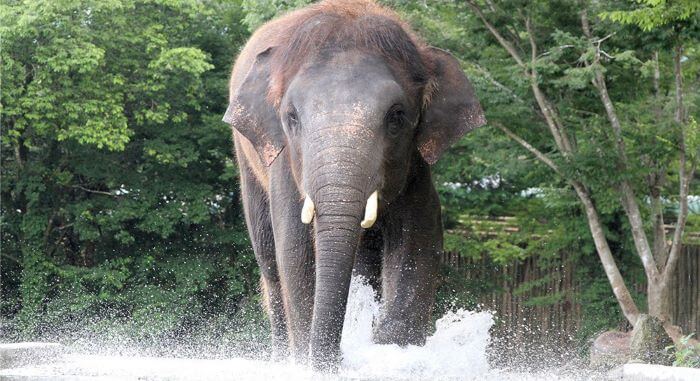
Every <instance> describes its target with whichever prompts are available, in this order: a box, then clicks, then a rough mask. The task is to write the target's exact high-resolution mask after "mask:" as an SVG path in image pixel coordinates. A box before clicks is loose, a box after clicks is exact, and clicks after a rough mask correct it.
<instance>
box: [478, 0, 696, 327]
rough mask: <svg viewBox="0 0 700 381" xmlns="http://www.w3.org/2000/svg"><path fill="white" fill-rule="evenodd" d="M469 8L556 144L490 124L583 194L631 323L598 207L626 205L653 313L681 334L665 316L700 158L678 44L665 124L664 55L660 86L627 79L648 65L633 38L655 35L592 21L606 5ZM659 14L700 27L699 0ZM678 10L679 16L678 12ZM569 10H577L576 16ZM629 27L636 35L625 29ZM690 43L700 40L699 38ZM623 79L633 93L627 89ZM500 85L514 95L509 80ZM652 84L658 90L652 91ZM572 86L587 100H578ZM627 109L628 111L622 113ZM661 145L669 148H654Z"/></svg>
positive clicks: (632, 314) (630, 305)
mask: <svg viewBox="0 0 700 381" xmlns="http://www.w3.org/2000/svg"><path fill="white" fill-rule="evenodd" d="M650 3H656V2H650ZM690 3H691V2H688V4H690ZM466 5H467V7H468V8H469V10H470V11H471V12H473V14H474V15H475V16H476V18H477V19H478V20H479V21H480V23H481V25H482V26H483V27H484V28H485V29H486V31H488V33H489V34H490V35H491V37H492V38H493V39H494V40H495V42H496V43H497V44H498V45H499V46H500V47H501V48H502V49H503V51H504V52H505V53H507V55H508V56H509V57H510V59H511V60H512V62H513V63H514V72H515V73H518V77H519V78H522V80H523V81H520V83H518V85H522V84H524V83H526V84H527V86H528V87H529V88H530V91H531V93H532V95H533V97H534V100H535V104H536V107H537V111H538V115H537V117H538V119H540V120H541V122H543V123H544V125H545V126H546V127H547V130H548V133H549V136H550V137H551V141H550V142H545V144H544V145H543V144H542V143H543V142H537V143H539V145H540V147H537V146H536V145H535V144H533V143H532V142H531V141H528V140H527V139H526V138H523V137H522V136H521V135H522V133H517V131H513V130H512V129H511V128H510V127H509V126H508V123H507V122H505V121H503V120H499V119H498V118H492V119H490V121H491V122H490V124H491V125H492V126H495V127H496V128H498V129H499V130H501V131H502V132H503V133H504V134H506V135H507V136H509V137H510V138H511V139H513V140H514V141H515V142H517V143H518V144H519V145H521V146H522V147H523V148H525V149H526V150H527V151H529V152H530V153H531V154H532V155H534V156H535V157H536V158H537V159H538V160H539V161H541V162H542V163H544V164H545V165H546V166H548V167H549V168H550V169H551V170H552V171H554V172H555V173H556V174H558V175H559V176H561V178H562V179H565V181H566V182H567V183H568V184H569V185H570V186H571V187H572V188H573V190H574V191H575V192H576V195H577V196H578V198H579V200H580V202H581V205H582V207H583V209H584V211H585V215H586V219H587V221H588V225H589V228H590V232H591V235H592V237H593V240H594V242H595V246H596V251H597V253H598V256H599V258H600V261H601V263H602V264H603V267H604V269H605V273H606V275H607V277H608V280H609V282H610V284H611V287H612V289H613V292H614V294H615V296H616V298H617V300H618V302H619V304H620V307H621V309H622V311H623V313H624V315H625V317H626V318H627V320H628V321H629V322H630V324H632V325H634V324H635V323H636V321H637V317H638V316H639V313H640V312H639V311H640V309H639V307H638V306H637V304H636V303H635V302H634V300H633V298H632V296H631V294H630V292H629V290H628V288H627V286H626V284H625V280H624V278H623V276H622V274H621V273H620V271H619V269H618V267H617V265H616V263H615V260H614V257H613V253H612V251H611V248H610V245H609V243H608V239H607V238H606V234H605V230H606V229H605V226H604V225H603V223H602V222H601V216H600V209H601V207H602V208H605V207H615V206H613V205H610V203H612V202H615V200H616V202H617V203H619V204H618V205H617V206H619V207H620V208H621V209H622V210H623V211H624V213H625V215H626V216H627V219H628V223H629V229H630V232H631V234H632V237H633V242H634V247H635V249H636V253H637V255H638V256H639V258H640V259H641V261H642V264H643V266H644V269H645V273H646V277H647V284H648V299H647V301H648V306H649V313H651V314H652V315H654V316H657V317H659V318H661V319H662V320H663V321H665V322H666V323H667V331H668V333H669V334H670V335H671V336H672V338H674V340H676V341H677V340H678V339H679V338H680V334H679V332H678V331H677V330H676V329H675V328H674V327H672V326H671V324H670V323H671V322H670V321H669V320H668V318H669V306H668V305H667V301H668V300H669V298H668V283H669V279H670V276H671V274H673V272H674V271H675V266H676V264H677V260H678V256H679V248H680V245H681V244H682V236H683V231H684V229H685V224H686V219H687V213H688V212H687V201H688V194H689V187H690V183H691V181H692V179H693V176H694V173H695V168H696V166H697V160H698V151H697V150H698V145H697V143H696V140H695V135H696V133H695V131H696V125H695V122H692V121H691V122H689V121H688V119H686V112H685V108H684V106H683V93H684V89H683V86H682V77H683V73H682V72H681V64H680V62H681V58H680V52H681V51H680V50H678V48H676V49H675V58H674V59H673V62H674V65H673V66H674V68H675V69H674V70H675V75H674V78H675V93H676V97H675V105H674V104H671V105H670V106H672V107H675V112H674V115H675V116H674V118H673V120H674V122H675V126H674V125H673V124H671V123H668V122H667V120H668V119H670V118H669V115H668V112H667V111H666V110H665V108H664V106H665V103H671V102H669V100H668V98H667V97H664V96H663V94H661V91H660V90H659V89H660V88H661V86H662V85H660V84H659V83H658V81H660V74H659V70H660V69H658V65H659V60H658V54H655V55H654V60H653V61H652V63H651V64H652V65H656V66H654V67H655V68H656V69H655V70H654V76H653V78H654V83H655V86H650V85H642V86H640V85H639V84H636V85H634V84H631V83H630V81H629V80H627V81H626V79H627V78H625V76H626V75H629V72H630V71H635V70H640V69H641V67H642V62H641V61H640V60H639V59H638V58H636V56H637V55H638V54H646V53H647V52H645V51H644V50H645V49H644V47H643V46H629V45H630V44H634V42H633V41H635V40H637V41H644V39H645V37H647V38H648V36H644V35H639V34H635V32H634V31H629V30H626V29H620V28H616V27H615V26H614V25H611V24H606V23H605V22H604V20H600V19H596V23H595V24H593V25H591V21H590V15H589V13H592V14H596V13H598V12H601V11H604V10H605V9H600V8H599V7H602V6H609V4H605V5H600V4H598V3H582V4H575V5H574V4H567V3H561V2H556V3H548V4H544V3H539V2H534V3H531V4H527V5H524V6H523V4H520V3H519V2H504V3H500V4H498V5H496V4H494V3H492V2H490V1H485V2H477V1H466ZM675 6H676V5H675V4H674V5H673V7H675ZM555 9H556V11H557V12H556V14H555V13H554V10H555ZM662 13H664V14H670V15H671V16H668V18H667V22H669V23H674V28H681V24H685V23H686V21H685V20H686V19H688V20H690V21H689V22H690V24H694V25H697V16H698V13H697V7H695V6H693V5H688V9H687V11H685V10H684V11H680V12H677V11H676V10H673V11H671V10H667V11H662ZM677 14H680V15H682V16H673V15H677ZM572 15H577V17H578V20H576V19H575V18H574V17H572ZM619 15H620V14H618V13H613V14H612V16H610V17H612V18H618V19H619V18H620V17H621V16H619ZM681 17H682V18H681ZM576 25H578V30H577V28H576V27H575V26H576ZM626 33H629V34H630V35H631V36H629V35H628V36H624V34H626ZM616 34H619V35H620V36H619V37H618V36H616ZM625 37H627V38H625ZM615 39H617V40H619V43H618V44H615V45H613V46H611V47H610V48H605V49H604V46H605V44H611V45H612V42H613V41H614V40H615ZM693 41H695V42H697V36H694V40H693ZM626 44H627V45H626ZM624 48H628V49H624ZM629 48H631V49H629ZM623 49H624V50H623ZM489 53H491V52H489ZM499 58H501V57H499ZM691 59H697V58H696V56H694V57H691ZM483 66H485V65H483ZM694 75H697V73H694ZM611 77H613V78H614V80H611ZM608 86H620V89H619V90H617V91H615V92H614V93H612V94H611V91H609V89H608ZM624 86H630V87H631V88H633V89H634V90H635V92H634V93H632V94H630V93H629V92H630V90H631V89H628V90H627V92H625V91H622V87H624ZM502 89H503V90H505V91H507V92H510V93H513V94H516V93H517V91H515V90H510V89H508V87H507V86H505V85H503V86H502ZM652 89H656V91H657V92H656V93H654V94H653V95H652V94H651V92H652ZM572 93H578V95H579V96H582V97H581V98H579V99H575V98H573V97H572ZM591 96H595V97H596V98H598V100H599V102H598V103H597V104H596V103H592V102H590V99H594V98H591ZM615 97H617V99H616V98H615ZM613 99H615V101H613ZM650 106H651V107H650ZM620 109H622V110H623V111H624V113H625V114H624V115H623V116H620V113H619V110H620ZM601 114H603V115H605V119H604V120H602V119H601V118H600V117H599V115H601ZM652 121H653V122H652ZM654 122H655V123H658V124H653V123H654ZM689 123H690V124H692V125H689ZM582 127H585V128H587V130H586V129H583V128H582ZM635 130H636V131H635ZM691 141H692V143H690V142H691ZM659 144H660V145H662V146H663V148H662V149H658V147H655V146H656V145H659ZM547 151H549V152H547ZM650 153H651V155H650ZM630 156H632V157H633V159H630ZM671 163H675V165H672V164H671ZM674 171H675V172H677V174H676V175H675V176H677V177H678V189H679V190H678V193H677V194H678V196H677V200H678V203H679V205H680V208H679V209H680V210H679V213H678V216H677V220H676V224H675V227H674V233H673V241H672V243H671V245H666V244H665V235H664V234H665V233H664V229H663V224H664V219H663V210H662V207H661V205H662V204H661V200H662V198H663V194H664V193H668V192H669V191H670V188H671V184H670V181H669V180H668V178H669V177H671V176H672V175H673V174H672V172H674ZM611 190H612V192H611ZM642 194H644V195H647V197H646V199H649V200H652V202H651V203H650V204H651V205H650V206H649V208H648V209H649V210H648V211H645V210H643V209H644V208H643V206H640V205H643V202H644V200H645V198H642V197H640V195H642ZM605 204H608V205H605ZM645 214H647V215H648V216H649V217H648V218H649V220H650V221H651V225H652V226H653V228H652V231H653V232H654V242H655V243H654V244H653V245H651V244H650V243H649V242H650V241H649V239H648V238H647V232H646V230H645V226H646V224H645ZM652 247H653V248H654V249H652Z"/></svg>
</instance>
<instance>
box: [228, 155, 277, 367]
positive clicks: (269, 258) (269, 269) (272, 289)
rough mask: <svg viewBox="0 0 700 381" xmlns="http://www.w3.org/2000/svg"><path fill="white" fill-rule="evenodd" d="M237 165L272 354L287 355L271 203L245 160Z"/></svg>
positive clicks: (274, 355) (275, 356) (273, 355)
mask: <svg viewBox="0 0 700 381" xmlns="http://www.w3.org/2000/svg"><path fill="white" fill-rule="evenodd" d="M239 168H240V172H241V194H242V196H243V211H244V212H245V219H246V225H247V226H248V234H249V236H250V241H251V243H252V246H253V252H254V253H255V259H256V260H257V262H258V266H259V267H260V274H261V276H260V278H261V282H260V283H261V288H262V291H263V303H264V306H265V310H266V311H267V315H268V317H269V319H270V326H271V331H272V349H273V350H272V357H273V359H282V358H285V357H287V355H288V346H289V339H288V337H287V324H286V318H285V312H284V305H283V302H282V288H281V284H280V278H279V273H278V270H277V263H276V260H275V242H274V240H273V233H272V223H271V220H270V205H269V201H268V198H267V194H266V192H265V190H264V189H263V187H262V186H261V185H260V184H259V183H258V181H257V179H256V178H255V177H254V175H253V173H252V172H251V169H250V168H249V167H248V165H247V164H246V163H245V161H244V160H240V159H239Z"/></svg>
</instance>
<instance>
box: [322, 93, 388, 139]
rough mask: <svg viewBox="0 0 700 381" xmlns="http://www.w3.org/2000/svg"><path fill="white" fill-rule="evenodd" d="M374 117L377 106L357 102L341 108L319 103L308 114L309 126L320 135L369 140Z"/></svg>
mask: <svg viewBox="0 0 700 381" xmlns="http://www.w3.org/2000/svg"><path fill="white" fill-rule="evenodd" d="M376 115H377V106H376V105H374V104H371V103H369V102H359V101H358V102H354V103H351V104H349V105H346V106H342V107H337V106H336V107H327V106H326V105H325V104H323V103H320V102H319V103H318V104H317V105H315V106H314V107H313V109H312V110H311V111H310V112H309V124H310V125H311V126H315V127H317V130H318V132H319V133H322V134H342V135H348V136H351V137H364V138H371V137H372V136H373V135H374V133H373V129H372V128H371V127H373V126H374V125H376V124H377V116H376Z"/></svg>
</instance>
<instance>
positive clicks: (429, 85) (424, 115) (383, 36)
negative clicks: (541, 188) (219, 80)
mask: <svg viewBox="0 0 700 381" xmlns="http://www.w3.org/2000/svg"><path fill="white" fill-rule="evenodd" d="M323 17H328V16H319V17H317V18H318V19H317V20H313V19H311V20H307V21H306V22H305V23H304V24H303V26H302V27H301V28H299V29H298V30H296V31H294V33H292V34H291V35H290V36H288V37H287V38H286V40H285V41H284V43H280V44H278V45H276V46H270V47H267V48H266V49H264V50H262V51H260V52H259V53H258V55H257V57H256V59H255V62H254V63H253V64H252V66H251V68H250V70H249V72H248V74H247V76H246V78H245V80H243V81H242V83H241V85H240V86H239V87H238V88H237V89H234V90H233V91H232V96H231V103H230V105H229V109H228V111H227V112H226V115H225V117H224V120H225V121H226V122H228V123H230V124H232V125H233V127H234V128H236V129H237V130H238V131H239V132H240V133H241V134H242V135H243V136H245V137H246V138H247V139H248V140H249V141H250V142H251V143H252V145H253V146H254V147H256V150H257V152H258V154H259V155H260V158H261V160H262V162H263V163H264V164H265V165H268V166H270V165H274V161H275V159H276V158H277V157H278V155H280V153H281V152H282V151H283V150H286V151H287V154H288V155H289V156H290V162H291V163H292V168H291V171H292V173H293V175H294V179H295V181H296V184H297V187H298V191H299V195H301V197H304V198H305V200H304V204H303V205H304V206H303V208H302V210H300V211H299V216H298V218H300V219H301V221H302V222H303V223H306V224H309V223H313V224H314V225H313V227H314V234H315V245H316V284H315V287H316V289H315V296H314V313H313V322H312V332H311V355H312V360H314V359H321V358H322V357H323V356H324V355H326V354H324V353H322V349H323V348H337V347H338V342H339V340H340V330H341V329H342V323H343V317H344V314H345V303H346V298H347V291H348V286H349V281H350V274H351V271H352V266H353V258H354V255H355V251H356V248H357V246H358V242H359V240H360V237H361V233H362V229H367V228H370V227H372V226H373V225H374V224H375V223H380V224H381V220H382V211H383V210H388V208H391V202H392V200H394V199H396V197H398V196H399V195H400V194H401V192H402V191H403V190H404V188H405V187H406V184H407V180H408V179H409V178H410V175H411V168H412V167H413V166H414V165H416V163H417V162H427V163H428V164H433V163H435V162H436V161H437V160H438V158H439V157H440V156H441V154H442V153H443V152H444V151H445V150H446V149H447V148H448V147H449V146H450V145H451V144H452V143H454V142H455V141H457V140H458V139H459V138H460V137H461V136H462V135H463V134H464V133H466V132H468V131H470V130H472V129H474V128H476V127H479V126H481V125H483V124H484V123H485V119H484V116H483V112H482V110H481V106H480V104H479V102H478V101H477V99H476V98H475V96H474V91H473V89H472V87H471V85H470V83H469V81H468V80H467V78H466V77H465V75H464V73H463V71H462V69H461V68H460V65H459V63H458V61H457V60H456V59H455V58H454V57H453V56H451V55H450V54H449V53H447V52H445V51H443V50H439V49H436V48H432V47H428V46H425V45H423V44H421V43H419V42H417V40H416V39H415V38H414V37H413V36H411V35H409V34H408V32H406V30H405V29H404V28H403V27H402V26H401V25H400V24H398V23H397V22H396V21H395V20H394V19H391V18H388V17H384V16H377V15H369V16H364V17H363V16H360V17H358V18H357V19H355V20H353V23H352V24H350V23H345V24H339V23H338V22H337V20H327V19H324V18H323ZM339 25H340V26H339ZM331 355H333V354H331Z"/></svg>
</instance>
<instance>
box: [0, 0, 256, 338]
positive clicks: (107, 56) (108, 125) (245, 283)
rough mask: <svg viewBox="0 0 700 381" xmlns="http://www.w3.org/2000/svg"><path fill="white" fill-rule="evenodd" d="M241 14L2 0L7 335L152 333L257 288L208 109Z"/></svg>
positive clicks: (226, 310)
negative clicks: (115, 326) (117, 327)
mask: <svg viewBox="0 0 700 381" xmlns="http://www.w3.org/2000/svg"><path fill="white" fill-rule="evenodd" d="M244 16H245V15H244V13H243V12H242V8H241V5H240V4H239V3H237V2H228V1H211V2H200V1H186V2H179V1H158V0H130V1H103V2H97V3H96V2H93V1H39V0H27V1H11V2H5V3H3V5H2V6H1V8H0V33H1V34H2V36H3V40H2V44H3V47H2V52H1V56H2V72H3V83H2V89H3V95H4V96H3V98H2V121H3V129H2V135H1V137H0V138H1V144H2V163H3V164H2V177H3V181H2V186H1V191H2V224H3V225H2V227H3V230H2V247H3V257H2V266H0V267H3V269H2V272H3V273H2V276H3V278H2V280H3V281H2V284H1V285H0V287H1V290H2V298H1V299H2V304H0V308H2V315H3V316H5V317H12V316H15V317H17V319H16V327H17V330H16V334H18V335H22V336H26V337H29V338H33V337H38V336H41V335H50V334H51V330H53V329H56V327H59V326H61V325H64V326H66V325H70V324H73V326H74V327H76V330H77V328H81V329H84V328H85V326H83V325H81V322H85V321H91V320H92V321H97V320H99V321H102V322H104V324H98V325H88V326H91V327H97V328H95V329H97V331H99V328H100V327H102V328H104V327H107V326H109V325H110V324H112V323H119V322H121V323H122V324H125V325H126V326H130V327H131V328H132V329H131V332H138V333H139V335H141V336H142V337H146V336H148V337H156V336H160V337H162V336H163V335H173V334H176V333H177V332H179V331H181V330H183V329H194V327H196V326H197V325H198V324H200V325H204V322H206V321H208V320H211V319H214V318H216V317H217V316H218V315H221V316H224V317H228V318H229V320H230V318H231V317H232V316H233V315H234V313H235V312H236V311H238V310H240V308H241V307H242V306H243V305H244V304H245V303H244V301H245V300H248V299H250V298H251V296H252V295H255V294H256V293H257V287H258V286H257V275H256V274H257V270H256V269H255V266H254V260H253V256H252V253H251V252H250V249H249V248H248V246H249V243H248V240H247V234H246V230H245V226H244V224H243V223H242V212H241V209H240V206H239V199H238V189H237V184H236V178H237V174H236V168H235V166H234V165H233V161H232V156H231V145H232V144H231V138H230V131H229V128H228V126H226V125H225V124H224V123H222V122H221V121H220V119H221V115H222V114H223V111H224V109H225V106H226V101H225V100H226V93H227V80H228V74H229V70H230V67H231V63H232V58H233V57H234V56H235V53H236V50H237V49H238V47H239V45H240V44H242V43H243V42H244V41H245V39H246V38H247V35H248V32H247V30H245V29H244V28H243V27H242V26H241V21H242V19H243V17H244ZM49 26H50V27H49ZM7 258H12V260H13V261H12V264H11V265H9V266H8V264H9V263H10V262H9V260H8V259H7ZM6 269H8V270H6ZM6 271H9V272H6ZM239 304H240V306H239ZM68 322H70V324H68ZM188 327H189V328H188ZM222 329H223V325H222ZM77 331H79V330H77ZM97 331H96V332H97Z"/></svg>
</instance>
